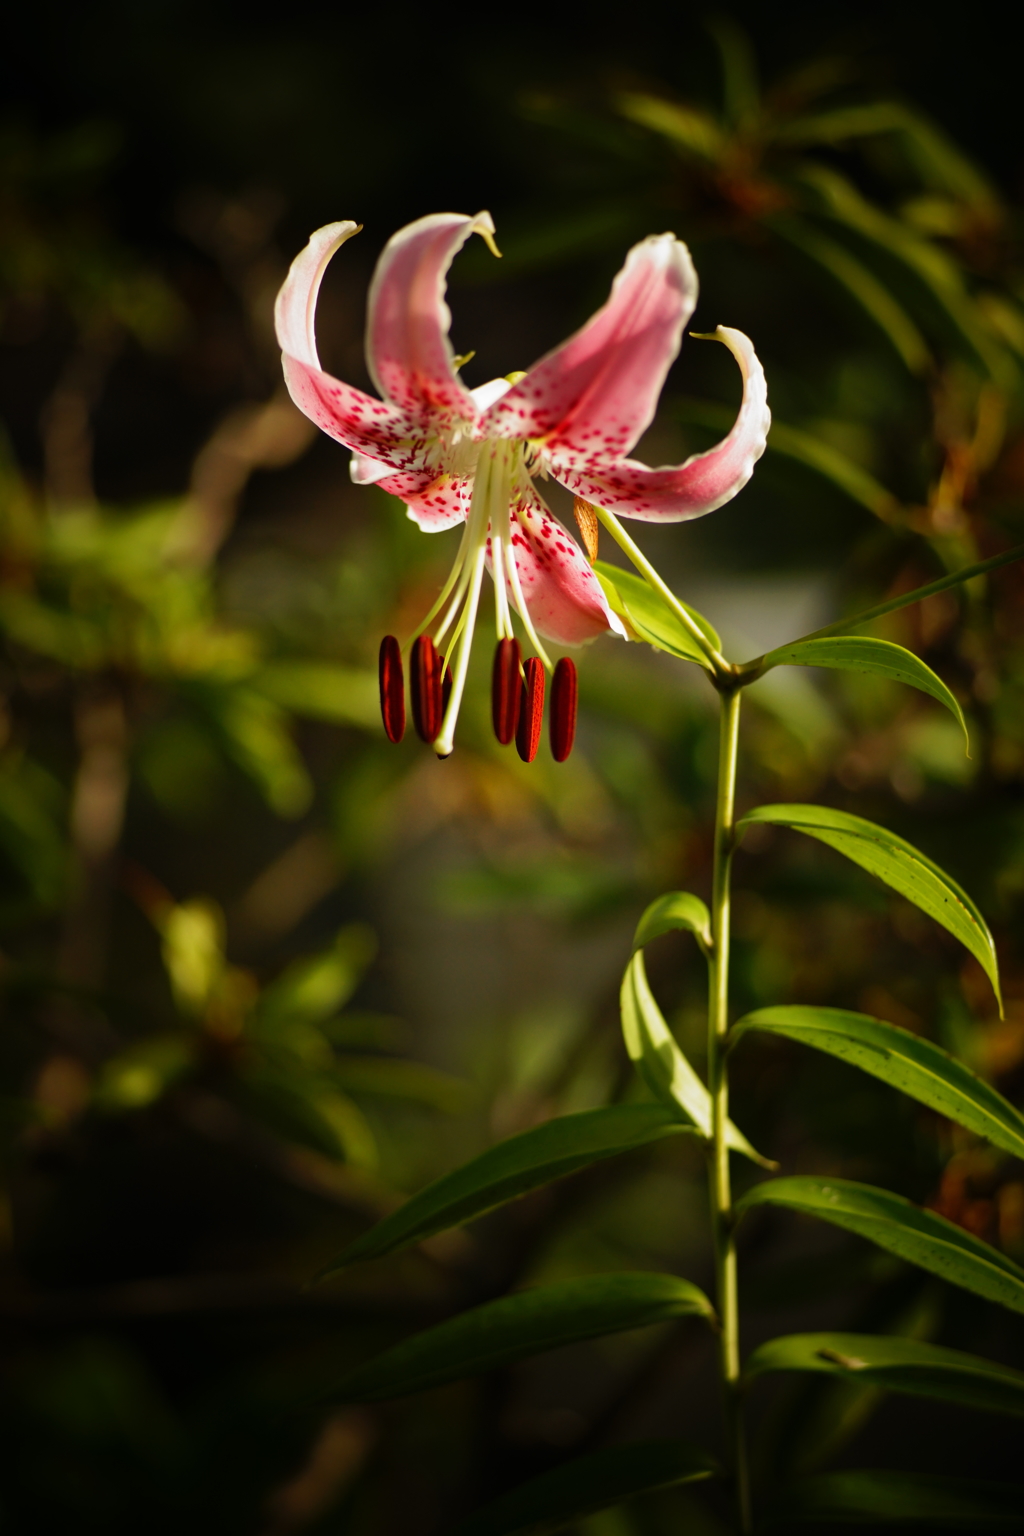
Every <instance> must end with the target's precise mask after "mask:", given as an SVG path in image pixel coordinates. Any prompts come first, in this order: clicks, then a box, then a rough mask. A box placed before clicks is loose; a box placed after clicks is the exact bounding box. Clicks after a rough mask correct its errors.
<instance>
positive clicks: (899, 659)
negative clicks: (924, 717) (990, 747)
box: [763, 635, 970, 749]
mask: <svg viewBox="0 0 1024 1536" xmlns="http://www.w3.org/2000/svg"><path fill="white" fill-rule="evenodd" d="M763 665H764V669H765V671H766V672H767V671H768V669H769V668H770V667H781V666H786V667H836V668H839V669H841V670H842V671H844V672H868V673H871V674H872V675H873V676H875V677H885V678H888V679H889V680H890V681H891V682H894V683H906V684H907V686H908V687H910V688H919V689H920V690H921V692H922V693H929V694H931V696H932V698H933V699H938V701H939V703H940V704H944V705H945V706H946V708H947V709H948V710H949V712H950V714H951V715H953V716H954V718H955V719H956V720H957V722H958V724H959V725H960V729H961V730H962V731H963V733H964V744H965V745H966V746H967V747H968V749H969V747H970V740H969V737H968V735H967V722H966V721H965V719H964V715H963V710H962V709H961V708H960V705H959V704H958V703H957V700H956V698H955V697H954V696H953V694H952V693H951V692H950V691H949V689H948V688H947V687H946V685H945V683H944V682H943V681H942V679H941V677H936V675H935V673H934V672H933V671H932V669H931V667H928V666H926V665H925V663H924V662H923V661H922V660H921V658H920V657H919V656H915V655H914V653H913V651H908V650H906V649H904V647H903V646H902V645H895V644H894V643H893V642H892V641H891V640H875V639H872V638H871V637H869V636H867V635H834V636H831V637H829V638H826V639H824V640H795V641H793V643H792V644H791V645H780V646H777V647H776V649H775V650H774V651H769V652H768V654H767V655H766V656H765V658H764V663H763Z"/></svg>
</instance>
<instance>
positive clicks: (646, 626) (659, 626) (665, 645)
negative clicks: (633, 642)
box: [594, 560, 722, 667]
mask: <svg viewBox="0 0 1024 1536" xmlns="http://www.w3.org/2000/svg"><path fill="white" fill-rule="evenodd" d="M594 571H595V572H596V574H597V578H598V580H599V581H600V583H601V586H602V587H603V588H604V593H605V596H606V597H607V599H608V601H609V603H610V604H611V606H612V608H613V609H614V610H615V612H616V613H618V614H621V615H622V616H623V617H625V618H626V619H627V620H628V621H629V623H630V624H631V625H632V627H633V629H634V630H635V631H636V633H637V635H638V636H639V638H640V639H641V640H646V641H647V643H648V645H653V646H656V647H657V649H658V650H659V651H668V653H669V655H670V656H678V657H680V659H681V660H683V661H695V662H697V663H698V665H700V666H702V667H703V666H706V665H707V658H706V657H705V656H704V654H703V652H702V651H701V649H700V647H699V646H698V645H697V642H696V641H695V640H694V638H693V636H692V635H691V634H690V632H689V630H688V629H686V627H685V626H684V625H683V623H682V622H681V621H680V619H679V618H678V616H677V615H676V614H674V613H673V612H672V609H671V608H670V607H669V606H668V604H667V603H666V602H665V600H664V598H662V597H660V596H659V595H658V593H657V592H655V590H654V588H653V587H650V586H648V584H647V582H646V581H644V579H643V577H642V576H637V575H634V573H633V572H632V571H624V570H622V569H621V568H620V567H619V566H617V565H608V563H607V562H606V561H604V560H597V561H595V562H594ZM680 603H681V605H682V607H683V608H685V609H686V612H687V613H688V614H689V615H690V617H691V619H693V622H694V623H695V624H696V625H697V628H698V629H700V630H701V631H702V632H703V633H704V634H705V635H706V636H707V637H708V639H709V640H710V641H711V644H712V645H713V646H714V647H715V649H716V650H718V649H719V648H720V647H721V644H722V642H721V640H720V639H719V637H718V633H717V631H716V630H715V629H714V628H713V627H712V625H711V624H709V623H708V621H707V619H705V618H704V616H703V615H702V614H699V613H698V612H697V610H696V609H695V608H691V607H690V605H689V603H683V602H682V599H680Z"/></svg>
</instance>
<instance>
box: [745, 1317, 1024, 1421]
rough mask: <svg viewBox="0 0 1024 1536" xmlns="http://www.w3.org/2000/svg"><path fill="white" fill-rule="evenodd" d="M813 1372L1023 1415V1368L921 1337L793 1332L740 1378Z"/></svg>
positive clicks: (768, 1347) (755, 1357)
mask: <svg viewBox="0 0 1024 1536" xmlns="http://www.w3.org/2000/svg"><path fill="white" fill-rule="evenodd" d="M769 1371H816V1372H823V1373H824V1374H825V1375H827V1376H838V1377H840V1378H842V1379H843V1380H846V1381H852V1382H857V1383H860V1384H862V1385H864V1386H869V1387H881V1388H883V1389H884V1390H885V1391H886V1392H901V1393H905V1394H906V1395H908V1396H910V1397H932V1398H940V1399H941V1400H942V1401H943V1402H948V1403H961V1404H963V1405H964V1406H965V1407H967V1408H981V1409H983V1410H984V1411H985V1412H986V1413H1010V1414H1015V1415H1016V1416H1017V1417H1018V1418H1024V1372H1021V1371H1013V1370H1011V1369H1010V1368H1009V1366H1006V1365H997V1364H996V1363H995V1362H994V1361H992V1360H981V1359H979V1358H978V1356H977V1355H968V1354H965V1353H964V1352H963V1351H962V1350H959V1349H944V1348H942V1347H941V1346H940V1345H938V1344H926V1343H925V1342H924V1341H923V1340H921V1339H900V1338H894V1337H889V1336H887V1337H884V1338H880V1337H878V1336H877V1335H875V1334H864V1333H793V1334H789V1335H788V1336H787V1337H785V1338H780V1339H769V1341H768V1343H767V1344H762V1345H761V1346H760V1347H759V1348H758V1349H755V1350H754V1353H753V1354H752V1355H751V1357H750V1359H749V1360H748V1361H747V1364H746V1367H745V1370H744V1376H745V1377H746V1379H747V1380H748V1381H752V1380H753V1379H754V1377H755V1376H763V1375H765V1374H766V1373H767V1372H769Z"/></svg>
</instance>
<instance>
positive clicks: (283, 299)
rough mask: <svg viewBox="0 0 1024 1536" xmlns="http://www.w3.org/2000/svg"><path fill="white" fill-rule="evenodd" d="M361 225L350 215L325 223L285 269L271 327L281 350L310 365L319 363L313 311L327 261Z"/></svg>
mask: <svg viewBox="0 0 1024 1536" xmlns="http://www.w3.org/2000/svg"><path fill="white" fill-rule="evenodd" d="M360 229H362V225H361V224H354V223H353V222H352V220H351V219H341V220H340V221H339V222H338V223H337V224H325V225H324V227H323V229H318V230H317V231H316V233H315V234H312V235H310V237H309V243H308V244H307V245H306V247H305V249H304V250H301V251H300V252H299V254H298V255H297V256H296V258H295V260H294V261H293V262H292V264H291V266H290V267H289V269H288V276H287V277H286V278H285V280H284V284H283V286H282V288H281V291H280V293H279V294H278V296H277V300H276V302H275V304H274V329H275V330H276V331H277V342H278V346H279V347H280V348H281V351H282V352H284V353H286V354H287V355H288V356H289V357H295V358H297V359H298V360H299V362H300V363H306V364H307V366H308V367H310V368H319V367H320V358H319V357H318V355H317V350H316V331H315V329H314V323H313V321H314V315H315V313H316V301H317V296H318V294H319V292H320V284H321V282H322V281H323V276H324V273H325V272H326V271H327V265H328V262H329V261H330V259H331V257H332V256H333V255H334V253H335V251H336V250H337V249H338V248H339V246H342V245H344V244H345V241H346V240H351V238H352V236H353V235H357V234H358V233H359V231H360Z"/></svg>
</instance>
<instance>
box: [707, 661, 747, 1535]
mask: <svg viewBox="0 0 1024 1536" xmlns="http://www.w3.org/2000/svg"><path fill="white" fill-rule="evenodd" d="M720 696H721V734H720V737H719V758H718V803H717V806H716V809H715V852H714V885H713V891H712V899H711V934H712V948H711V955H710V962H709V989H708V1087H709V1090H710V1093H711V1107H712V1121H711V1124H712V1147H711V1167H710V1195H711V1221H712V1227H713V1239H714V1251H715V1282H716V1290H717V1305H718V1316H719V1321H720V1324H721V1330H722V1331H721V1337H720V1341H719V1347H720V1359H721V1376H722V1394H723V1407H724V1412H725V1430H726V1441H727V1445H728V1454H729V1459H730V1464H731V1470H732V1474H733V1478H734V1482H735V1488H736V1501H737V1505H738V1510H739V1519H740V1529H741V1531H743V1532H744V1533H747V1532H749V1531H750V1530H751V1529H752V1525H751V1510H750V1483H749V1476H748V1469H747V1455H746V1446H745V1443H744V1438H743V1422H742V1416H741V1407H740V1338H739V1301H738V1296H737V1277H736V1245H735V1240H734V1238H733V1227H732V1191H731V1188H730V1182H729V1148H728V1146H727V1144H726V1139H725V1133H726V1126H727V1125H728V1123H729V1076H728V1056H727V1053H726V1034H727V1031H728V1028H729V874H730V865H731V861H732V847H733V817H734V807H735V798H736V757H737V746H738V740H739V721H740V701H741V698H742V689H741V688H739V687H737V686H735V685H733V686H732V687H729V688H724V687H723V688H720Z"/></svg>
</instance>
